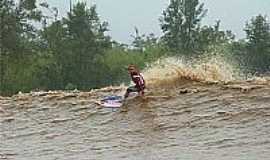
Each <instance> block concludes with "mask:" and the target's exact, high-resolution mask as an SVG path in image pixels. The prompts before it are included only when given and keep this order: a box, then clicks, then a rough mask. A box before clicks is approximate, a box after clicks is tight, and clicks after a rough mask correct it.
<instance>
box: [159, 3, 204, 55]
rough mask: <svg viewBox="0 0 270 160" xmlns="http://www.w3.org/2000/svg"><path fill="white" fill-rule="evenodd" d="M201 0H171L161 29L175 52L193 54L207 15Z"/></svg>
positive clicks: (170, 47)
mask: <svg viewBox="0 0 270 160" xmlns="http://www.w3.org/2000/svg"><path fill="white" fill-rule="evenodd" d="M203 6H204V4H200V3H199V0H171V1H170V4H169V6H168V8H167V9H166V10H165V11H164V12H163V17H162V18H161V19H160V21H161V29H162V31H163V33H164V35H163V39H164V42H165V43H166V45H167V46H168V47H169V49H170V50H172V51H173V52H175V53H184V54H191V53H192V52H193V51H194V46H195V43H196V39H195V37H196V34H197V33H198V28H199V26H200V22H201V20H202V18H203V17H204V16H205V15H206V10H204V7H203Z"/></svg>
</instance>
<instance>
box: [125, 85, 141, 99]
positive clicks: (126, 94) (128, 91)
mask: <svg viewBox="0 0 270 160" xmlns="http://www.w3.org/2000/svg"><path fill="white" fill-rule="evenodd" d="M137 91H138V89H137V88H136V87H135V86H131V87H128V89H127V91H126V93H125V98H127V97H128V96H129V94H130V93H131V92H137Z"/></svg>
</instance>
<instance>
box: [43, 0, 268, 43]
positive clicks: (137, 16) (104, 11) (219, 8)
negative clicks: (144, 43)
mask: <svg viewBox="0 0 270 160" xmlns="http://www.w3.org/2000/svg"><path fill="white" fill-rule="evenodd" d="M40 1H45V0H40ZM46 1H47V2H48V3H49V4H50V5H51V6H52V7H57V8H58V9H59V11H60V15H61V16H65V15H66V12H67V11H68V10H69V0H46ZM77 1H79V0H73V2H74V3H75V2H77ZM80 1H85V2H86V3H87V4H88V5H92V4H96V5H97V11H98V14H99V15H100V17H101V20H102V21H107V22H109V24H110V26H109V29H110V32H109V34H110V35H111V36H112V38H113V39H114V40H117V41H119V42H124V43H130V42H131V40H132V38H131V36H130V35H131V34H133V33H134V27H135V26H136V27H138V28H139V31H140V33H141V34H144V33H145V34H150V33H154V34H156V35H158V36H160V35H161V30H160V26H159V20H158V19H159V17H160V16H161V14H162V11H163V10H164V9H165V8H166V7H167V5H168V3H169V0H80ZM201 2H203V3H205V8H206V9H208V14H207V16H206V17H205V18H204V20H203V24H214V23H215V21H216V20H218V19H220V20H221V25H222V29H229V30H232V31H233V33H234V34H236V37H237V38H243V37H244V36H245V34H244V32H243V28H244V26H245V23H246V22H247V21H248V20H250V19H251V17H253V16H256V15H258V14H263V15H267V16H268V17H270V0H201Z"/></svg>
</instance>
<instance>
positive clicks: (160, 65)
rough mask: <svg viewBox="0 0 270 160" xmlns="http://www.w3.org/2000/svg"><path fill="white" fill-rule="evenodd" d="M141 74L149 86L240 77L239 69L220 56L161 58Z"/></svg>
mask: <svg viewBox="0 0 270 160" xmlns="http://www.w3.org/2000/svg"><path fill="white" fill-rule="evenodd" d="M143 74H144V77H145V80H146V82H147V85H148V86H151V87H156V86H164V85H165V86H175V85H179V84H181V83H185V82H189V81H198V82H229V81H234V80H236V79H239V78H240V77H239V76H238V75H239V71H237V70H236V69H235V67H234V66H233V65H231V64H230V63H228V62H227V61H226V60H224V58H222V57H221V56H210V57H209V56H208V57H206V56H205V57H200V58H193V59H191V58H190V59H187V58H183V57H167V58H161V59H159V60H157V61H156V62H154V63H152V64H149V65H147V67H146V68H145V69H144V70H143Z"/></svg>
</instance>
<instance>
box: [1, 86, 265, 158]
mask: <svg viewBox="0 0 270 160" xmlns="http://www.w3.org/2000/svg"><path fill="white" fill-rule="evenodd" d="M118 92H119V91H118V89H117V88H113V89H107V90H106V89H104V90H98V91H94V92H77V93H64V92H47V93H31V94H20V95H16V96H13V97H11V98H0V106H1V108H2V109H1V111H0V140H1V141H0V159H8V160H9V159H10V160H12V159H16V160H23V159H26V160H30V159H31V160H32V159H39V160H57V159H65V160H73V159H80V160H111V159H117V160H179V159H185V160H188V159H192V160H212V159H218V160H223V159H224V160H229V159H237V160H268V159H270V152H269V151H270V81H263V82H257V81H250V82H247V81H242V82H232V83H228V84H221V83H217V84H206V83H200V82H188V83H185V84H182V85H179V86H178V87H177V88H173V87H171V88H166V89H164V88H163V89H162V88H160V89H156V90H155V91H154V90H151V89H149V91H148V92H147V94H146V98H145V99H141V98H135V99H132V100H129V101H127V102H126V104H125V105H124V107H122V108H121V109H119V110H115V111H112V110H111V109H105V108H102V107H100V106H98V105H96V104H95V103H94V101H95V100H97V99H99V98H101V97H102V96H104V95H109V94H113V93H114V94H115V93H118Z"/></svg>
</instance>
